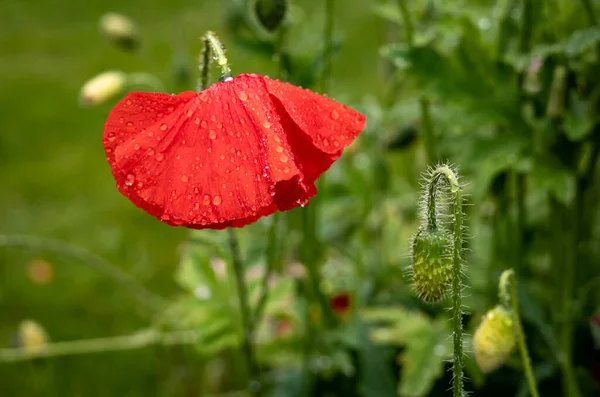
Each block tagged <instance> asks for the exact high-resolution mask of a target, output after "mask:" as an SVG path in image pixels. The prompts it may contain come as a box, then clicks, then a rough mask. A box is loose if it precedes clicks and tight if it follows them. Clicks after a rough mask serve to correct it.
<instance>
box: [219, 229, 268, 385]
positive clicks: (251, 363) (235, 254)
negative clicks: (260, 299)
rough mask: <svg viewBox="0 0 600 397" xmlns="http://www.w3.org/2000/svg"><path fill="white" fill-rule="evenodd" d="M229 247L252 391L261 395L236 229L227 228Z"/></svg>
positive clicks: (243, 348) (246, 290) (243, 345)
mask: <svg viewBox="0 0 600 397" xmlns="http://www.w3.org/2000/svg"><path fill="white" fill-rule="evenodd" d="M227 232H228V242H229V248H230V250H231V257H232V262H233V271H234V274H235V285H236V287H237V293H238V299H239V302H240V312H241V316H242V330H243V336H242V350H243V352H244V357H245V359H246V365H247V367H248V374H249V378H250V383H249V385H250V389H251V390H250V391H251V392H254V395H256V396H259V395H260V388H261V385H260V381H259V369H258V365H257V364H256V358H255V355H254V346H253V341H252V339H253V337H254V335H253V332H252V319H251V317H250V305H249V303H248V288H247V286H246V278H245V272H244V265H243V262H242V255H241V253H240V247H239V243H238V239H237V236H236V234H235V231H234V230H233V229H232V228H228V229H227ZM255 382H258V387H257V388H256V390H253V389H254V383H255Z"/></svg>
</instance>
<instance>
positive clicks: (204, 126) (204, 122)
mask: <svg viewBox="0 0 600 397" xmlns="http://www.w3.org/2000/svg"><path fill="white" fill-rule="evenodd" d="M206 125H207V124H206V120H202V122H201V123H200V127H202V128H206Z"/></svg>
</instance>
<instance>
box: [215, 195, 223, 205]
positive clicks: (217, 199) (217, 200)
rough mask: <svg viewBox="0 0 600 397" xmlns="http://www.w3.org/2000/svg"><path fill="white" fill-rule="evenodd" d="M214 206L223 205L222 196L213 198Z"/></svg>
mask: <svg viewBox="0 0 600 397" xmlns="http://www.w3.org/2000/svg"><path fill="white" fill-rule="evenodd" d="M213 204H214V205H221V196H219V195H216V196H215V197H214V198H213Z"/></svg>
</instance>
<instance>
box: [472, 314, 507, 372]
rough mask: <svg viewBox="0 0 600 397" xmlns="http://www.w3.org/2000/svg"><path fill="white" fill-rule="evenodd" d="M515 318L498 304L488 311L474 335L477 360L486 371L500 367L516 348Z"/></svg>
mask: <svg viewBox="0 0 600 397" xmlns="http://www.w3.org/2000/svg"><path fill="white" fill-rule="evenodd" d="M515 344H516V341H515V331H514V319H513V315H512V313H511V312H510V311H508V310H506V309H505V308H504V307H502V306H500V305H498V306H496V307H495V308H493V309H492V310H490V311H488V312H487V313H486V314H485V316H484V317H483V320H482V321H481V324H480V325H479V327H478V328H477V331H475V335H474V336H473V348H474V350H475V360H476V361H477V365H479V368H481V370H482V371H483V372H485V373H489V372H492V371H494V370H496V369H497V368H499V367H500V366H501V365H502V364H503V363H504V361H505V360H506V358H507V357H508V356H509V355H510V353H511V352H512V351H513V349H514V348H515Z"/></svg>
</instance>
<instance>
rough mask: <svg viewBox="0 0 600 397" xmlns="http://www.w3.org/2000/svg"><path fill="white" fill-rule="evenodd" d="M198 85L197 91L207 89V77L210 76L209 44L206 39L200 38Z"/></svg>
mask: <svg viewBox="0 0 600 397" xmlns="http://www.w3.org/2000/svg"><path fill="white" fill-rule="evenodd" d="M200 57H201V58H200V63H199V65H198V66H199V68H200V85H199V86H198V91H202V90H204V89H206V88H207V87H208V77H209V75H210V42H209V41H208V39H207V38H206V37H203V38H202V54H201V55H200Z"/></svg>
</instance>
